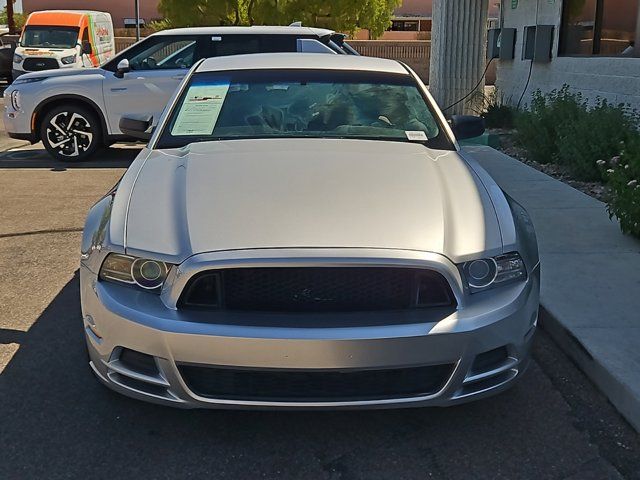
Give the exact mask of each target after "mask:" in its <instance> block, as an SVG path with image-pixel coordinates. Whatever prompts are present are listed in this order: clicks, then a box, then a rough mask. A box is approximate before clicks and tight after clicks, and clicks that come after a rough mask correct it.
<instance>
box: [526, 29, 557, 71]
mask: <svg viewBox="0 0 640 480" xmlns="http://www.w3.org/2000/svg"><path fill="white" fill-rule="evenodd" d="M553 30H554V26H553V25H533V26H530V27H525V28H524V42H523V44H522V59H523V60H533V61H534V62H550V61H551V48H552V46H553Z"/></svg>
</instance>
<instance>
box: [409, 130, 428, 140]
mask: <svg viewBox="0 0 640 480" xmlns="http://www.w3.org/2000/svg"><path fill="white" fill-rule="evenodd" d="M404 133H405V135H406V136H407V138H408V139H409V140H411V141H412V142H425V141H427V140H429V138H427V134H426V133H424V132H423V131H422V130H405V132H404Z"/></svg>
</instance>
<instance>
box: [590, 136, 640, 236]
mask: <svg viewBox="0 0 640 480" xmlns="http://www.w3.org/2000/svg"><path fill="white" fill-rule="evenodd" d="M597 164H598V166H599V167H600V168H601V171H602V172H603V174H604V176H605V178H606V180H607V183H608V184H609V188H610V193H609V199H608V202H607V203H608V204H607V211H608V212H609V216H610V217H614V216H615V217H617V218H618V220H619V221H620V228H621V229H622V231H623V232H625V233H629V234H632V235H635V236H636V237H640V136H639V135H634V136H632V137H631V138H629V140H628V141H627V142H626V143H625V144H624V146H623V150H622V152H621V153H620V154H619V155H616V156H614V157H612V158H611V160H609V161H608V162H606V161H604V160H599V161H598V162H597Z"/></svg>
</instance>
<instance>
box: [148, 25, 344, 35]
mask: <svg viewBox="0 0 640 480" xmlns="http://www.w3.org/2000/svg"><path fill="white" fill-rule="evenodd" d="M333 33H335V32H334V31H333V30H327V29H325V28H311V27H291V26H289V27H283V26H266V25H254V26H251V27H186V28H172V29H169V30H162V31H160V32H157V33H154V34H153V35H242V34H244V35H316V36H318V37H322V36H324V35H331V34H333Z"/></svg>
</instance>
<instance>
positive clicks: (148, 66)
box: [129, 36, 202, 70]
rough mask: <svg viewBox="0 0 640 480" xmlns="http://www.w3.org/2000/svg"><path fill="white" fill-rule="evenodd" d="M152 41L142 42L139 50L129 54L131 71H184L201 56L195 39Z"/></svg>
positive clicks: (168, 38)
mask: <svg viewBox="0 0 640 480" xmlns="http://www.w3.org/2000/svg"><path fill="white" fill-rule="evenodd" d="M153 40H154V41H150V42H144V45H140V47H141V49H140V50H137V51H135V52H131V56H130V57H129V65H130V66H131V69H132V70H163V69H165V70H166V69H177V68H185V69H186V68H191V66H192V65H193V64H194V63H195V61H196V60H198V59H199V58H200V57H201V56H202V55H200V51H199V50H200V49H199V45H198V41H197V37H187V38H185V37H180V38H174V37H166V38H165V37H162V36H160V37H157V38H155V39H153Z"/></svg>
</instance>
